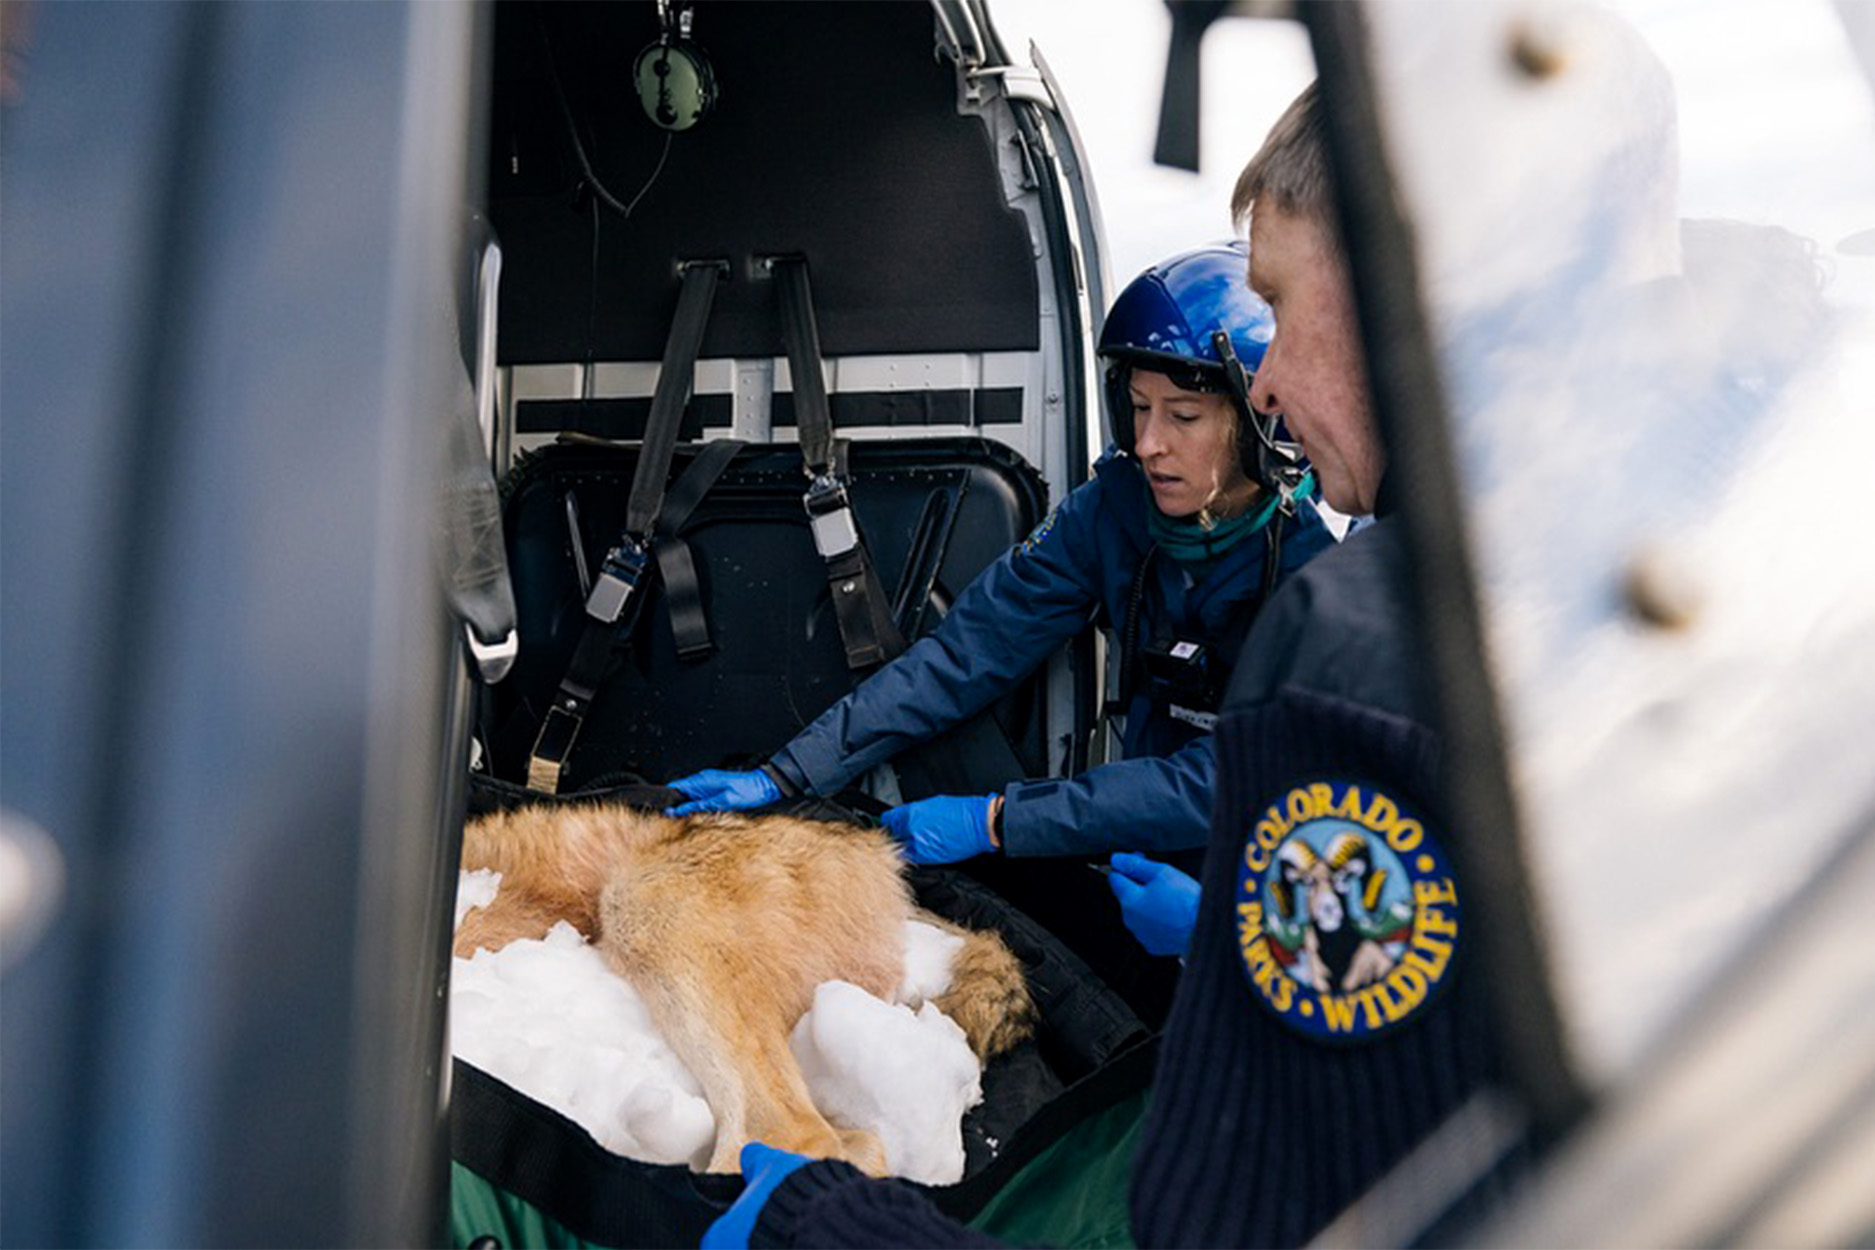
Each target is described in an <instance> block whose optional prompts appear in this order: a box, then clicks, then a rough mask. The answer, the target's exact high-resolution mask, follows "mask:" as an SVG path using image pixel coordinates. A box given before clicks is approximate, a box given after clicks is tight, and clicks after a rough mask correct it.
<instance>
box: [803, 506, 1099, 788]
mask: <svg viewBox="0 0 1875 1250" xmlns="http://www.w3.org/2000/svg"><path fill="white" fill-rule="evenodd" d="M1105 490H1106V486H1105V485H1104V483H1103V481H1102V480H1101V479H1099V478H1096V479H1095V480H1093V481H1090V482H1087V483H1085V484H1084V485H1082V486H1080V487H1078V488H1076V489H1075V490H1074V492H1073V493H1071V494H1070V495H1069V496H1068V497H1067V499H1065V500H1063V501H1062V503H1061V506H1060V507H1059V508H1057V509H1056V510H1055V511H1054V513H1053V514H1051V515H1050V516H1049V517H1048V519H1047V520H1045V521H1043V522H1042V524H1041V525H1039V526H1038V527H1036V530H1035V532H1034V533H1032V534H1030V535H1029V537H1028V538H1027V539H1025V540H1024V541H1023V542H1021V543H1019V544H1017V545H1016V546H1015V547H1013V548H1011V549H1010V550H1009V551H1008V552H1006V553H1004V554H1003V555H1002V556H1001V557H1000V558H999V559H998V560H996V562H995V563H993V564H991V565H990V566H989V567H988V568H986V569H985V570H984V571H983V572H982V573H980V574H979V575H978V576H977V578H976V580H974V581H973V582H971V583H970V585H969V586H968V587H966V588H965V590H964V592H963V594H961V595H959V596H958V597H957V602H956V604H955V605H954V606H953V607H952V608H951V611H950V614H949V615H948V616H946V617H945V618H944V622H943V623H942V624H941V625H939V626H938V628H937V629H936V631H934V632H933V633H931V634H929V635H927V636H926V637H924V638H920V639H919V640H918V641H917V642H916V643H914V644H913V645H912V646H911V647H910V648H909V649H908V650H906V652H905V653H904V654H903V655H901V656H899V657H898V658H897V659H896V660H893V661H892V662H891V663H890V664H888V665H886V666H885V667H884V668H882V669H880V670H879V671H878V672H877V673H874V674H873V675H872V676H871V677H869V678H867V679H866V681H864V682H862V683H861V684H860V685H859V686H858V687H857V688H856V689H855V690H853V692H852V693H850V694H848V695H847V696H846V697H845V698H844V699H841V700H840V701H839V702H838V703H835V704H834V705H833V706H832V707H830V708H828V709H827V710H826V711H825V712H823V713H822V714H821V715H820V716H819V718H818V719H816V720H815V721H814V722H813V723H812V724H810V725H808V726H807V728H805V729H803V730H802V731H801V732H800V733H798V734H796V735H795V737H794V739H793V740H792V741H790V742H789V743H788V744H787V745H786V746H785V747H783V748H782V749H781V750H780V751H778V752H776V753H775V755H774V757H773V758H772V759H770V760H769V764H770V765H771V766H772V767H773V768H774V769H775V771H777V772H779V773H780V774H781V775H782V776H783V777H784V778H785V779H787V781H789V782H790V783H791V784H793V785H794V786H795V788H796V789H798V790H800V791H802V792H803V793H806V794H814V795H822V796H824V795H830V794H834V793H837V792H838V791H839V790H840V789H841V787H843V786H845V785H847V784H848V783H849V782H851V781H852V780H853V779H854V778H855V777H858V776H859V775H860V774H862V773H864V772H866V771H867V770H868V769H870V768H872V767H874V766H875V765H877V764H881V763H883V762H885V761H886V760H889V759H891V758H892V757H893V756H894V755H896V754H898V753H899V752H900V751H902V750H904V749H905V748H906V747H908V746H911V745H913V744H915V743H918V742H922V741H924V740H926V739H928V738H930V737H932V736H934V735H936V734H938V733H941V732H942V731H944V730H945V729H948V728H950V727H951V726H952V725H955V724H957V723H959V722H960V721H963V720H966V719H968V718H969V717H971V716H973V715H975V714H976V713H977V712H980V711H982V710H983V709H984V708H986V707H988V706H989V705H990V704H991V703H993V702H995V701H996V699H998V698H999V697H1001V696H1002V695H1003V694H1004V693H1006V692H1007V691H1008V690H1009V689H1010V687H1011V686H1013V685H1015V683H1016V682H1018V681H1020V680H1021V679H1022V678H1023V677H1025V676H1026V675H1028V674H1029V673H1031V672H1033V671H1034V670H1035V669H1036V668H1037V667H1039V666H1040V665H1041V664H1042V663H1043V662H1044V661H1045V660H1047V659H1048V657H1049V656H1050V655H1052V654H1053V653H1054V652H1055V650H1056V649H1057V648H1059V647H1060V646H1061V645H1062V644H1063V643H1065V642H1067V641H1068V640H1069V639H1070V638H1073V637H1074V636H1075V635H1076V634H1077V633H1079V632H1080V631H1081V630H1082V629H1083V628H1085V627H1086V625H1087V623H1088V622H1089V620H1091V619H1092V617H1093V614H1094V610H1095V608H1096V606H1097V605H1098V603H1099V594H1100V563H1101V560H1102V558H1103V555H1107V553H1103V551H1102V547H1103V546H1104V545H1106V544H1105V543H1103V538H1104V537H1108V536H1106V535H1104V534H1103V531H1104V530H1106V529H1109V528H1110V527H1111V525H1112V521H1111V518H1110V517H1109V515H1108V507H1107V504H1106V502H1105V499H1104V492H1105ZM1107 558H1111V557H1110V555H1107Z"/></svg>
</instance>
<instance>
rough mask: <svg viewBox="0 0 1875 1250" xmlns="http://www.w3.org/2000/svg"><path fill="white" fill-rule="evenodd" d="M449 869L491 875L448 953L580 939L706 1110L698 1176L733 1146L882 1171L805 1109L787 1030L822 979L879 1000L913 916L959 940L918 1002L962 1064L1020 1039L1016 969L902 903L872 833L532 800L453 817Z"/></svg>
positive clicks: (862, 1149)
mask: <svg viewBox="0 0 1875 1250" xmlns="http://www.w3.org/2000/svg"><path fill="white" fill-rule="evenodd" d="M462 866H463V867H464V868H465V869H492V870H494V871H495V872H498V873H500V874H501V887H500V889H499V890H498V891H497V893H496V896H495V899H494V901H493V902H492V903H491V904H489V905H488V906H486V907H480V908H476V909H474V910H472V911H470V912H469V913H468V914H467V915H466V916H464V917H463V919H462V923H461V924H460V925H459V926H458V927H457V930H456V943H455V951H456V954H457V955H458V956H462V957H467V956H469V955H471V954H473V953H474V951H475V950H476V949H477V948H480V947H485V948H487V949H489V950H500V949H501V948H502V947H504V946H506V945H507V944H508V943H509V942H512V941H515V940H517V939H520V938H541V937H544V936H546V934H547V931H548V930H549V929H551V928H552V927H553V926H554V924H555V923H557V922H558V921H561V920H565V921H567V922H569V923H571V924H572V925H573V927H574V928H576V929H578V930H579V931H580V932H581V933H582V934H584V935H585V936H586V937H587V939H588V940H590V941H591V942H593V943H594V945H595V946H597V948H598V949H599V951H600V953H601V954H602V955H603V956H604V958H605V961H606V963H607V965H608V966H610V967H611V968H612V970H613V971H615V972H617V973H618V974H619V975H620V976H622V977H624V978H625V979H626V980H628V981H630V982H631V984H632V986H633V987H634V988H635V989H636V990H637V991H638V994H639V996H640V997H641V998H642V999H643V1000H644V1003H645V1006H646V1008H647V1009H648V1010H649V1012H650V1014H651V1018H652V1020H653V1022H654V1023H655V1024H656V1025H657V1027H658V1029H659V1030H660V1032H661V1033H662V1034H663V1036H664V1038H665V1040H666V1041H667V1042H668V1044H669V1045H670V1047H671V1049H672V1050H673V1051H674V1052H675V1053H676V1054H677V1056H678V1057H679V1058H680V1059H682V1060H683V1061H684V1063H685V1064H686V1065H687V1066H688V1067H689V1069H690V1071H691V1072H692V1074H694V1075H695V1076H696V1078H697V1081H698V1083H699V1084H700V1085H701V1086H702V1087H703V1095H704V1097H705V1098H706V1099H707V1100H708V1102H709V1104H710V1107H711V1109H712V1111H714V1113H715V1115H716V1145H715V1150H714V1152H713V1153H712V1155H711V1157H710V1161H709V1168H708V1170H709V1171H712V1172H734V1171H737V1170H739V1158H740V1155H741V1152H742V1146H743V1144H744V1143H745V1142H748V1141H751V1140H759V1141H764V1142H767V1143H768V1144H770V1145H773V1146H779V1147H781V1148H782V1149H785V1150H792V1151H795V1152H797V1153H799V1154H804V1155H808V1156H812V1157H817V1158H837V1159H845V1160H847V1161H849V1162H851V1163H853V1164H855V1165H856V1166H858V1167H860V1168H863V1169H865V1170H866V1171H869V1172H872V1173H873V1174H875V1175H884V1174H885V1173H886V1172H887V1170H888V1167H887V1164H888V1161H887V1159H886V1157H885V1149H884V1147H883V1146H882V1145H881V1144H880V1142H879V1139H878V1138H877V1136H875V1135H874V1134H872V1133H870V1132H867V1131H865V1130H862V1129H839V1128H836V1127H834V1126H833V1125H831V1124H829V1123H828V1122H827V1121H826V1119H825V1118H824V1117H822V1116H821V1114H820V1112H819V1111H817V1110H816V1109H815V1107H814V1104H813V1101H812V1100H811V1099H810V1098H809V1096H808V1092H807V1084H806V1081H805V1079H804V1078H803V1077H802V1075H801V1070H800V1067H799V1065H798V1064H797V1063H796V1062H795V1059H794V1054H793V1051H792V1050H790V1048H789V1046H788V1036H789V1033H790V1032H791V1031H792V1030H793V1028H794V1025H795V1023H796V1022H797V1021H798V1020H799V1019H800V1018H801V1016H802V1015H804V1014H805V1013H806V1012H807V1010H808V1008H809V1007H810V1006H811V1005H812V1002H813V997H814V989H815V987H816V986H818V985H819V984H820V983H821V982H823V981H829V980H842V981H849V982H851V983H853V984H854V985H857V986H859V987H860V988H862V989H864V990H866V991H868V992H869V993H872V994H874V995H876V996H878V997H880V998H890V997H891V996H892V993H893V991H894V990H895V989H896V988H897V986H898V984H899V981H900V978H901V976H902V974H903V971H904V946H905V928H904V922H905V921H906V920H908V919H911V918H913V917H914V916H915V917H916V918H918V919H920V920H923V921H925V922H927V923H930V924H935V925H938V926H940V927H942V928H944V929H946V930H948V931H950V932H952V933H955V934H958V935H960V936H962V937H964V939H965V944H964V946H963V948H962V949H961V950H959V951H958V953H957V956H956V958H955V960H954V961H953V965H952V974H951V986H950V989H949V990H948V991H947V992H946V993H945V994H944V995H943V996H942V997H940V998H939V999H937V1000H936V1003H937V1007H938V1009H939V1010H940V1011H943V1012H944V1013H945V1014H946V1015H948V1016H949V1017H950V1018H951V1019H952V1020H954V1021H955V1022H956V1023H957V1024H958V1026H959V1027H961V1028H962V1029H963V1031H964V1035H965V1036H966V1037H967V1038H968V1039H969V1042H970V1046H971V1048H972V1049H973V1050H975V1051H976V1053H977V1056H978V1057H979V1058H980V1059H988V1058H990V1057H991V1056H993V1055H996V1054H999V1053H1001V1052H1002V1051H1005V1050H1007V1049H1009V1048H1010V1047H1011V1046H1013V1045H1015V1044H1016V1043H1017V1042H1019V1041H1021V1040H1022V1039H1023V1038H1024V1037H1026V1036H1027V1035H1028V1034H1029V1033H1030V1032H1031V1031H1032V1029H1033V1017H1034V1007H1033V1004H1032V1002H1031V1000H1030V998H1029V993H1028V987H1027V983H1026V982H1025V981H1024V979H1023V975H1022V967H1021V964H1020V962H1019V961H1018V960H1017V959H1016V957H1015V956H1014V955H1013V954H1011V953H1010V951H1009V948H1008V947H1007V946H1005V945H1004V944H1003V942H1002V940H1001V938H999V937H997V936H996V935H994V934H990V933H978V932H972V931H970V930H966V929H962V928H960V927H958V926H956V925H953V924H951V923H950V922H948V921H946V920H943V919H942V918H940V917H937V916H933V915H931V914H930V913H927V912H920V911H918V910H917V909H916V908H915V906H914V905H913V903H912V898H911V891H910V889H909V888H908V887H907V886H906V884H905V880H904V877H903V875H902V874H901V871H900V870H901V868H902V866H903V861H902V859H901V858H900V856H899V853H898V850H897V848H896V847H895V845H894V844H893V842H892V840H891V838H890V837H889V836H888V835H886V834H884V833H882V832H880V831H878V830H874V829H864V828H860V827H859V826H856V825H846V824H837V823H832V822H825V821H809V820H799V819H796V818H794V817H790V816H780V815H767V816H748V815H741V814H730V813H716V814H710V815H701V816H688V817H682V818H673V817H667V816H662V815H658V814H656V813H652V812H644V811H638V810H636V809H633V808H628V807H622V806H617V805H605V804H565V805H552V806H547V805H543V806H536V807H526V808H520V809H517V810H514V811H508V812H498V813H494V814H492V815H489V816H485V817H482V818H480V819H477V820H474V821H471V822H470V824H469V826H468V828H467V830H466V831H465V833H464V836H463V849H462Z"/></svg>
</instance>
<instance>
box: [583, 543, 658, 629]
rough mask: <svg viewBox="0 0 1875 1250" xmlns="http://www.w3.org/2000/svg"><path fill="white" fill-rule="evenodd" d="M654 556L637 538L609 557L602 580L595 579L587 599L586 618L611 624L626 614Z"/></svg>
mask: <svg viewBox="0 0 1875 1250" xmlns="http://www.w3.org/2000/svg"><path fill="white" fill-rule="evenodd" d="M649 560H650V553H649V552H647V551H646V550H645V547H644V544H643V543H641V542H639V541H638V540H637V539H636V538H630V537H627V538H625V539H623V540H621V541H620V543H619V545H618V546H616V547H614V548H612V550H610V551H608V552H606V553H605V563H604V564H603V565H601V566H600V569H599V576H598V577H596V578H594V579H593V583H592V593H591V594H589V595H587V596H586V615H587V616H590V617H592V618H593V619H594V620H596V621H604V622H606V623H607V624H610V623H611V622H613V621H616V620H618V618H619V614H620V613H621V612H623V611H624V610H625V604H626V601H627V600H629V599H630V598H631V595H632V591H634V590H636V589H638V582H639V581H640V579H642V578H643V577H644V573H645V565H646V563H647V562H648V561H649Z"/></svg>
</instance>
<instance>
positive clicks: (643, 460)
mask: <svg viewBox="0 0 1875 1250" xmlns="http://www.w3.org/2000/svg"><path fill="white" fill-rule="evenodd" d="M728 269H729V267H728V265H726V264H724V263H723V262H722V261H695V262H693V263H691V264H690V265H689V266H687V267H686V268H685V269H684V278H683V289H682V290H681V291H679V292H678V294H677V314H676V316H675V317H674V318H673V319H672V321H671V334H670V338H669V339H667V340H665V343H664V361H663V363H662V364H661V365H660V366H659V367H658V385H657V389H656V390H655V391H654V392H652V395H651V415H650V416H649V417H647V418H646V419H645V438H644V445H643V447H642V448H640V450H639V452H638V467H637V470H636V471H635V472H634V473H633V474H632V493H631V500H630V502H629V503H627V504H626V506H625V529H626V531H627V532H628V533H631V534H635V535H637V536H639V537H641V538H643V537H646V536H648V535H649V534H650V532H651V526H652V522H653V521H655V520H656V519H657V515H658V510H659V509H660V508H661V507H662V506H663V504H664V479H665V478H666V477H667V476H669V474H670V469H671V452H672V451H673V450H674V449H675V448H676V446H677V427H678V425H679V423H680V421H681V420H682V417H683V411H684V403H685V401H687V400H688V399H689V398H690V389H691V386H692V384H693V383H694V381H695V375H696V367H697V352H698V350H699V349H701V348H702V346H703V326H704V323H705V322H707V321H708V320H709V319H710V305H711V304H712V303H713V302H714V301H715V299H716V284H717V282H718V280H719V279H721V278H722V276H723V274H725V273H726V272H728Z"/></svg>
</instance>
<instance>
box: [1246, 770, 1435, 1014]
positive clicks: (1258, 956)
mask: <svg viewBox="0 0 1875 1250" xmlns="http://www.w3.org/2000/svg"><path fill="white" fill-rule="evenodd" d="M1236 902H1237V941H1238V948H1239V950H1240V951H1241V952H1242V954H1243V962H1244V974H1245V975H1246V976H1248V977H1249V979H1250V985H1251V988H1252V990H1253V991H1254V992H1255V994H1256V996H1257V997H1258V998H1259V999H1261V1000H1262V1001H1263V1003H1264V1005H1265V1006H1267V1007H1269V1009H1270V1010H1271V1011H1274V1012H1275V1013H1276V1014H1277V1016H1278V1017H1280V1018H1281V1019H1282V1021H1283V1022H1284V1023H1285V1024H1287V1025H1288V1026H1289V1027H1290V1028H1292V1029H1294V1030H1295V1031H1296V1032H1298V1033H1301V1034H1302V1035H1303V1036H1305V1037H1311V1038H1319V1039H1324V1040H1331V1041H1352V1040H1358V1039H1362V1038H1369V1037H1375V1036H1378V1035H1380V1034H1382V1033H1386V1032H1388V1031H1389V1030H1392V1029H1395V1028H1398V1027H1399V1026H1400V1025H1402V1024H1405V1023H1406V1022H1407V1021H1408V1020H1411V1019H1413V1018H1414V1017H1415V1016H1416V1015H1417V1014H1419V1012H1421V1011H1422V1010H1424V1008H1425V1007H1426V1005H1427V1004H1428V1003H1430V1002H1431V1001H1432V999H1433V997H1434V995H1435V994H1436V993H1437V991H1438V990H1439V988H1440V987H1441V986H1442V985H1443V984H1444V982H1445V979H1446V977H1447V975H1448V974H1449V972H1450V971H1451V967H1452V957H1453V955H1454V954H1455V953H1456V952H1457V950H1458V940H1459V902H1458V887H1457V884H1456V883H1455V881H1454V879H1453V876H1452V868H1451V864H1450V863H1449V862H1448V861H1447V859H1446V857H1445V853H1444V852H1443V851H1442V850H1440V848H1439V846H1438V844H1437V843H1436V842H1435V841H1434V839H1433V837H1432V834H1431V832H1430V831H1429V830H1428V829H1427V828H1426V827H1425V825H1424V824H1423V823H1421V821H1420V820H1419V819H1418V817H1417V816H1416V815H1415V814H1414V813H1413V811H1412V810H1410V809H1409V808H1407V807H1406V806H1405V805H1404V804H1402V803H1400V802H1399V801H1398V800H1397V799H1395V798H1394V797H1393V796H1392V795H1390V794H1388V793H1387V792H1386V791H1384V790H1382V789H1381V788H1379V787H1377V786H1371V785H1364V784H1360V783H1355V782H1347V781H1317V782H1313V783H1309V784H1306V785H1299V786H1295V787H1292V788H1291V789H1290V790H1289V791H1287V792H1286V793H1285V794H1283V795H1282V796H1280V797H1279V798H1277V799H1276V801H1275V802H1273V803H1271V804H1270V805H1269V806H1268V807H1267V808H1265V809H1264V810H1263V812H1261V813H1260V814H1259V815H1258V816H1257V818H1256V820H1255V822H1254V823H1253V824H1252V825H1251V827H1250V831H1249V833H1248V835H1246V837H1245V839H1244V849H1243V855H1242V857H1241V858H1240V860H1239V861H1238V865H1237V899H1236Z"/></svg>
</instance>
